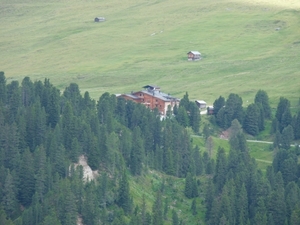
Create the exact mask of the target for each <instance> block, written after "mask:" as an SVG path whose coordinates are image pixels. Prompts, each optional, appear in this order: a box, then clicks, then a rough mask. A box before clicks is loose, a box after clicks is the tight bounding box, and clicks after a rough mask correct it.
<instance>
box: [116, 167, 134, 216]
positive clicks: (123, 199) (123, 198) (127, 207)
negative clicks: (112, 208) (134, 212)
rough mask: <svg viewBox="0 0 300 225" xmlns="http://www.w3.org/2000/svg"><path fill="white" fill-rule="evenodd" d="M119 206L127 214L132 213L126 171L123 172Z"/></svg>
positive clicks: (118, 200) (119, 191)
mask: <svg viewBox="0 0 300 225" xmlns="http://www.w3.org/2000/svg"><path fill="white" fill-rule="evenodd" d="M117 204H118V206H119V207H121V208H122V209H123V210H124V212H125V213H126V214H128V213H130V212H131V209H132V203H131V197H130V194H129V183H128V178H127V175H126V172H125V171H124V172H123V174H122V178H121V180H120V183H119V189H118V199H117Z"/></svg>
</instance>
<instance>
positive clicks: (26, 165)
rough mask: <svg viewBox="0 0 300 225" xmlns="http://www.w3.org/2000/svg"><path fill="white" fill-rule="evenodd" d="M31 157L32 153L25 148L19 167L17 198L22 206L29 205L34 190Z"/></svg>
mask: <svg viewBox="0 0 300 225" xmlns="http://www.w3.org/2000/svg"><path fill="white" fill-rule="evenodd" d="M32 159H33V157H32V154H31V153H30V151H29V149H28V148H27V149H26V150H25V152H24V153H23V156H22V161H21V167H20V171H19V175H20V184H19V185H20V186H19V199H20V202H21V204H23V205H24V206H29V205H30V203H31V199H32V196H33V194H34V192H35V182H34V163H33V160H32Z"/></svg>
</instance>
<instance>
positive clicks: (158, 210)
mask: <svg viewBox="0 0 300 225" xmlns="http://www.w3.org/2000/svg"><path fill="white" fill-rule="evenodd" d="M163 224H164V220H163V209H162V196H161V192H160V191H158V192H157V194H156V199H155V202H154V204H153V207H152V225H163Z"/></svg>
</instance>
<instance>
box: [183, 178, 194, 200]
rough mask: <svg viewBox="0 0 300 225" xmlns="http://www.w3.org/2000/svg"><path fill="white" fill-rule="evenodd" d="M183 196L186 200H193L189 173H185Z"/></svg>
mask: <svg viewBox="0 0 300 225" xmlns="http://www.w3.org/2000/svg"><path fill="white" fill-rule="evenodd" d="M184 195H185V196H186V197H187V198H193V178H192V175H191V173H187V175H186V178H185V186H184Z"/></svg>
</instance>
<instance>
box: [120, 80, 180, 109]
mask: <svg viewBox="0 0 300 225" xmlns="http://www.w3.org/2000/svg"><path fill="white" fill-rule="evenodd" d="M145 87H147V89H146V90H143V91H137V92H133V93H131V94H122V95H119V96H118V97H122V98H124V99H126V100H132V101H134V102H137V103H141V104H144V105H145V106H146V107H148V108H150V109H155V108H157V109H158V110H159V112H160V113H161V115H166V112H167V110H168V106H169V105H170V106H171V109H173V107H174V106H175V105H179V99H177V98H174V97H172V96H170V95H169V94H165V93H163V92H161V91H160V88H159V87H155V88H153V86H150V89H149V86H145Z"/></svg>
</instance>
